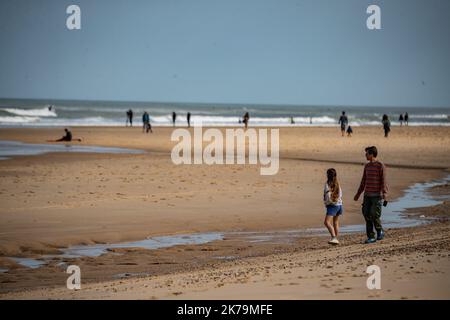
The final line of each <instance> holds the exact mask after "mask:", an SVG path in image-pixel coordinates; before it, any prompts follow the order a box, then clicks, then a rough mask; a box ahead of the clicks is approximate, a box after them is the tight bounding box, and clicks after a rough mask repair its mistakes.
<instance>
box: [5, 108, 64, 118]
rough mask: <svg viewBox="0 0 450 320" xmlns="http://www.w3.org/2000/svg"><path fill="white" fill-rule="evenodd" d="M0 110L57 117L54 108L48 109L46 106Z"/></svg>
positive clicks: (20, 114)
mask: <svg viewBox="0 0 450 320" xmlns="http://www.w3.org/2000/svg"><path fill="white" fill-rule="evenodd" d="M0 111H5V112H8V113H11V114H15V115H18V116H29V117H57V114H56V112H55V111H54V110H49V109H48V107H45V108H39V109H19V108H0Z"/></svg>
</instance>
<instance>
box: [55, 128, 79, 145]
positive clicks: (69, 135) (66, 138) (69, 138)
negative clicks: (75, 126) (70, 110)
mask: <svg viewBox="0 0 450 320" xmlns="http://www.w3.org/2000/svg"><path fill="white" fill-rule="evenodd" d="M64 131H65V132H66V134H65V135H64V136H63V137H62V138H60V139H58V140H47V142H60V141H68V142H69V141H79V142H81V139H79V138H78V139H73V138H72V132H70V130H69V129H67V128H65V129H64Z"/></svg>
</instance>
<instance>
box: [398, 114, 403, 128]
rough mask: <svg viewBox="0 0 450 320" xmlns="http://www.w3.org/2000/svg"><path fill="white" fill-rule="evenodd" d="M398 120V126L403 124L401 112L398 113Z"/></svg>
mask: <svg viewBox="0 0 450 320" xmlns="http://www.w3.org/2000/svg"><path fill="white" fill-rule="evenodd" d="M398 122H400V127H401V126H403V113H400V117H398Z"/></svg>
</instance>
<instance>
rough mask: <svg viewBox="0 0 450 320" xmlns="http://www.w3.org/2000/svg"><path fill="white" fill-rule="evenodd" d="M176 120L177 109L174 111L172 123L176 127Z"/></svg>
mask: <svg viewBox="0 0 450 320" xmlns="http://www.w3.org/2000/svg"><path fill="white" fill-rule="evenodd" d="M175 121H177V114H176V113H175V111H173V112H172V124H173V126H174V127H175Z"/></svg>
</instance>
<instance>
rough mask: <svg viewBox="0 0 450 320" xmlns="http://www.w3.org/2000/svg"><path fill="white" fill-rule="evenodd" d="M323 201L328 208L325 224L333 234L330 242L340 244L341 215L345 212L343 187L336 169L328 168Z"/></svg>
mask: <svg viewBox="0 0 450 320" xmlns="http://www.w3.org/2000/svg"><path fill="white" fill-rule="evenodd" d="M323 202H324V204H325V208H326V215H325V220H324V222H323V223H324V225H325V227H327V229H328V231H329V232H330V235H331V240H330V241H328V243H329V244H339V240H338V239H337V237H338V234H339V216H340V215H342V214H343V213H344V209H343V207H342V189H341V187H340V186H339V182H338V180H337V173H336V170H335V169H333V168H331V169H328V170H327V182H326V183H325V187H324V190H323Z"/></svg>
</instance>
